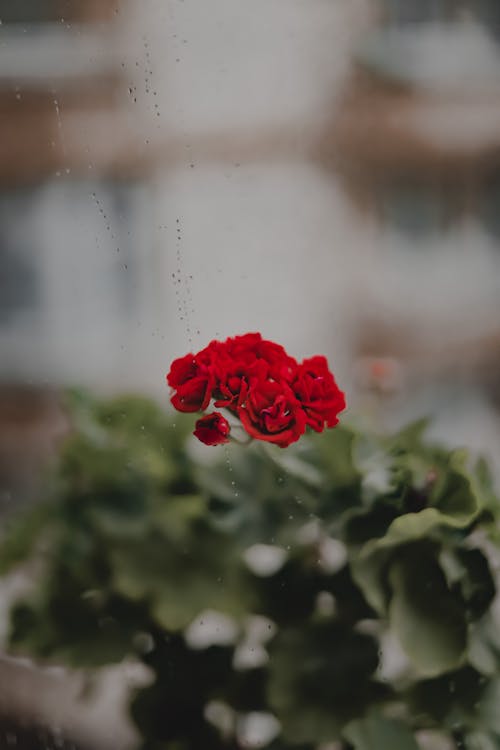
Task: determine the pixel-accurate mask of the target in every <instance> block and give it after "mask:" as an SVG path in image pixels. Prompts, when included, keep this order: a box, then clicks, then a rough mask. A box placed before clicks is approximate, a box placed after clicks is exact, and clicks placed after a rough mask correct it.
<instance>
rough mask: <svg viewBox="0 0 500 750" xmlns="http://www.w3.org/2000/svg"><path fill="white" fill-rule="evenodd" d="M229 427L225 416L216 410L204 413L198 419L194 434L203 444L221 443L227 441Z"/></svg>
mask: <svg viewBox="0 0 500 750" xmlns="http://www.w3.org/2000/svg"><path fill="white" fill-rule="evenodd" d="M230 430H231V427H230V425H229V422H228V421H227V419H226V418H225V417H223V416H222V414H220V413H219V412H218V411H214V412H213V413H212V414H206V415H205V416H204V417H201V419H198V421H197V422H196V425H195V430H194V434H195V435H196V437H197V438H198V440H201V442H202V443H205V445H221V443H227V442H229V438H228V435H229V432H230Z"/></svg>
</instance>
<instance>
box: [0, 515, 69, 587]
mask: <svg viewBox="0 0 500 750" xmlns="http://www.w3.org/2000/svg"><path fill="white" fill-rule="evenodd" d="M55 519H56V508H55V505H54V504H53V503H50V502H40V503H37V504H36V505H35V506H34V507H33V508H30V510H28V511H26V512H25V513H23V515H22V516H20V517H19V518H15V519H13V520H12V521H11V522H10V523H9V524H8V525H7V527H6V529H5V530H4V533H3V535H2V538H1V541H0V575H5V573H7V572H9V571H10V570H12V568H13V567H14V566H15V565H18V564H19V563H21V562H23V561H25V560H26V559H27V558H29V557H30V556H31V555H32V554H33V552H34V550H35V548H36V546H37V542H39V540H40V538H41V537H44V536H46V533H47V531H48V530H52V531H53V529H54V527H53V526H52V527H51V526H50V522H51V521H52V522H54V521H55Z"/></svg>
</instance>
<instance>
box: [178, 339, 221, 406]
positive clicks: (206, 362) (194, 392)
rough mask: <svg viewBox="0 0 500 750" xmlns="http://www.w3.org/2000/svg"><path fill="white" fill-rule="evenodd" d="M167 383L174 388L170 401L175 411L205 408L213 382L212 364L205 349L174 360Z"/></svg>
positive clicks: (208, 401) (210, 394)
mask: <svg viewBox="0 0 500 750" xmlns="http://www.w3.org/2000/svg"><path fill="white" fill-rule="evenodd" d="M207 349H208V347H207ZM167 383H168V384H169V385H170V386H171V387H172V388H174V389H175V393H174V394H173V395H172V398H171V401H172V404H173V406H174V407H175V408H176V409H177V411H185V412H191V411H203V410H204V409H206V408H207V406H208V404H209V403H210V399H211V397H212V390H213V387H214V384H215V379H214V373H213V365H212V362H211V359H210V356H209V354H208V353H207V352H206V350H203V351H202V352H200V353H199V354H186V356H185V357H181V358H180V359H176V360H174V361H173V362H172V365H171V367H170V372H169V373H168V375H167Z"/></svg>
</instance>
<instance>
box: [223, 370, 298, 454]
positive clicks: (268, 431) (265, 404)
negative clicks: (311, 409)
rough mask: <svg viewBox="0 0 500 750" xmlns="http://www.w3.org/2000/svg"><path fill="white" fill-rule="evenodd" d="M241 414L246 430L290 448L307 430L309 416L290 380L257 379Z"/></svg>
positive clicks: (267, 440) (250, 433)
mask: <svg viewBox="0 0 500 750" xmlns="http://www.w3.org/2000/svg"><path fill="white" fill-rule="evenodd" d="M238 417H239V418H240V420H241V423H242V425H243V427H244V428H245V430H246V431H247V432H248V434H249V435H251V436H252V437H254V438H257V440H265V441H266V442H269V443H276V445H279V446H280V447H281V448H286V446H287V445H290V443H293V442H295V441H296V440H298V439H299V437H300V436H301V435H302V434H303V433H304V432H305V429H306V415H305V412H304V410H303V409H302V407H301V405H300V403H299V402H298V401H297V399H296V398H295V396H294V394H293V392H292V390H291V389H290V387H289V386H288V385H287V384H286V383H278V382H275V381H272V380H256V381H254V382H253V383H252V384H251V386H250V388H249V390H248V394H247V397H246V400H245V403H244V405H242V406H240V408H239V409H238Z"/></svg>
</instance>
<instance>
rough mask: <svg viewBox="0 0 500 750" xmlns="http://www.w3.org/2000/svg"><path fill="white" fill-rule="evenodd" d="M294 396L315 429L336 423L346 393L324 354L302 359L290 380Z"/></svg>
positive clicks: (321, 428)
mask: <svg viewBox="0 0 500 750" xmlns="http://www.w3.org/2000/svg"><path fill="white" fill-rule="evenodd" d="M292 389H293V392H294V394H295V396H296V398H297V399H298V400H299V401H300V403H301V404H302V407H303V409H304V411H305V413H306V419H307V424H308V425H309V426H310V427H312V429H313V430H316V432H322V431H323V430H324V428H325V423H326V426H327V427H335V425H336V424H337V423H338V421H339V420H338V416H337V415H338V414H339V412H341V411H343V410H344V409H345V406H346V404H345V397H344V394H343V393H342V391H341V390H340V388H339V387H338V386H337V383H336V382H335V379H334V377H333V375H332V373H331V372H330V370H329V369H328V362H327V361H326V358H325V357H322V356H316V357H311V358H310V359H305V360H304V361H303V362H302V364H301V365H300V366H299V368H298V372H297V376H296V378H295V380H294V382H293V384H292Z"/></svg>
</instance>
